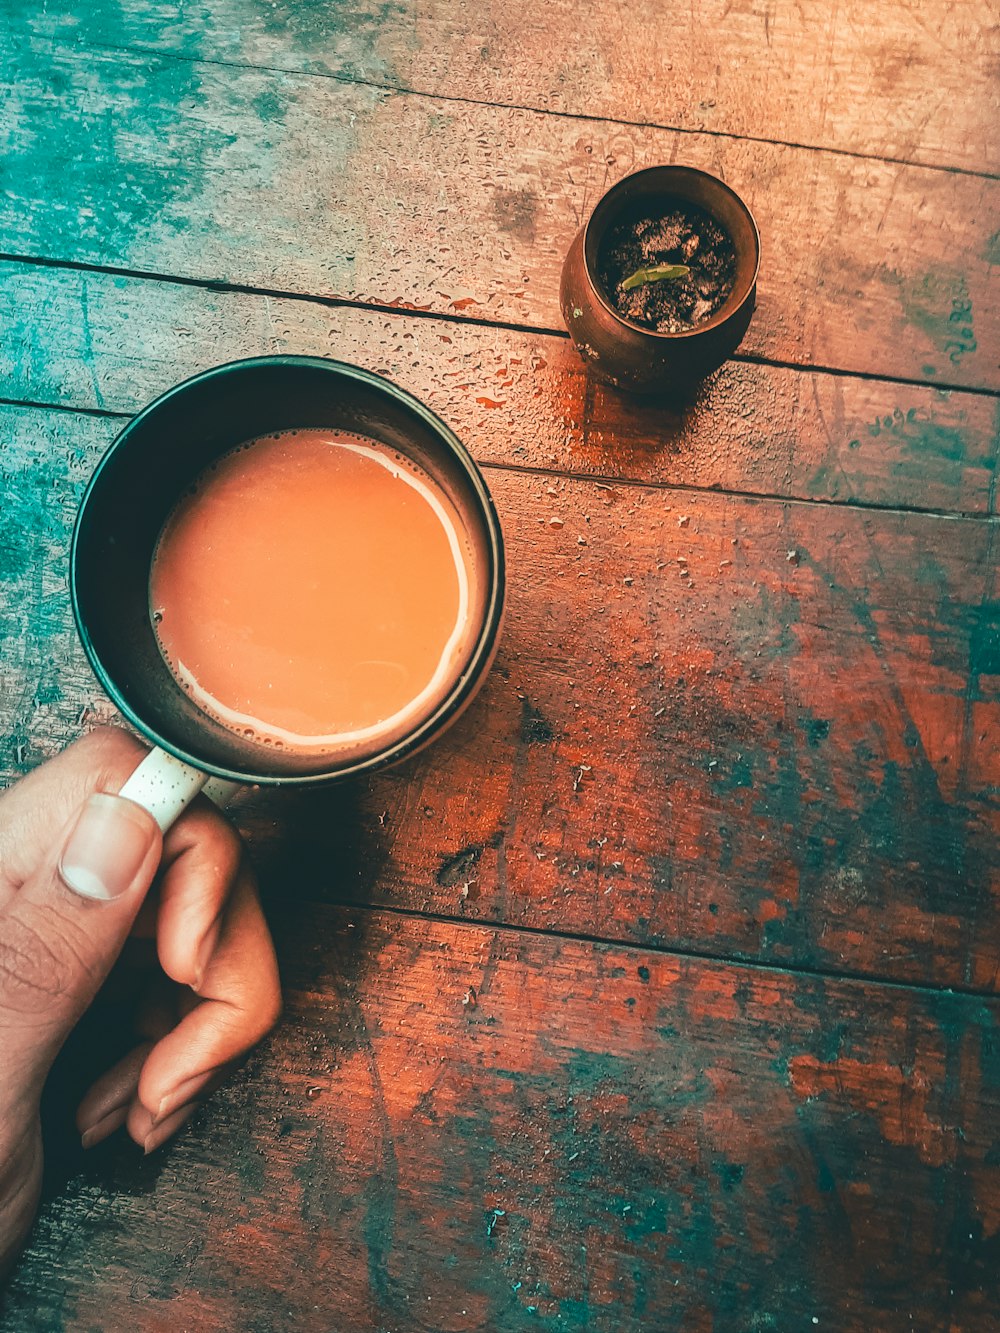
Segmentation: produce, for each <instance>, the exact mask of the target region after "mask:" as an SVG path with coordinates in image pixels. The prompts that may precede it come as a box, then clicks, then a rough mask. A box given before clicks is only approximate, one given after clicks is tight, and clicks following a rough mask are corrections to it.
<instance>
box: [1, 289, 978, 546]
mask: <svg viewBox="0 0 1000 1333" xmlns="http://www.w3.org/2000/svg"><path fill="white" fill-rule="evenodd" d="M366 308H368V307H366ZM407 313H409V312H407ZM0 407H15V408H23V409H24V410H25V411H32V412H65V413H68V414H69V415H70V416H85V417H99V418H102V419H106V420H111V421H121V422H128V421H131V420H132V419H133V418H134V417H135V416H137V415H138V413H136V412H117V411H114V410H112V409H111V408H105V407H70V406H68V405H67V404H65V403H45V402H40V401H38V400H37V399H32V398H4V397H0ZM476 466H477V467H478V468H480V469H482V470H483V471H487V472H513V473H518V474H519V475H523V476H529V477H558V478H559V479H561V480H566V481H575V482H583V483H585V484H588V485H593V486H620V487H630V488H633V489H635V490H643V491H677V492H680V493H682V494H691V495H704V496H719V497H720V498H724V499H731V500H745V501H750V502H756V501H759V502H760V503H762V504H779V505H802V506H805V507H807V508H815V507H817V506H819V507H821V508H826V509H847V510H852V509H853V510H858V511H859V512H861V513H875V514H917V515H919V516H920V517H921V518H935V519H951V520H954V521H955V522H970V523H988V524H996V523H997V521H998V520H1000V515H998V514H996V513H994V512H992V497H991V509H990V511H989V512H987V513H982V512H980V511H978V510H977V511H975V512H973V511H969V510H963V509H924V508H921V507H920V506H919V505H888V504H877V503H875V502H874V501H867V500H858V499H850V500H828V499H813V498H808V497H805V496H797V495H778V494H776V493H772V492H768V491H763V492H762V491H743V490H738V489H735V488H733V487H729V486H725V487H723V486H696V485H694V483H693V482H687V481H646V480H643V479H642V478H641V477H619V476H616V475H615V474H614V473H612V472H608V473H604V472H574V471H573V470H572V469H571V468H560V467H540V466H532V465H531V464H528V463H495V462H488V461H485V460H476ZM995 480H996V478H995V477H994V483H995Z"/></svg>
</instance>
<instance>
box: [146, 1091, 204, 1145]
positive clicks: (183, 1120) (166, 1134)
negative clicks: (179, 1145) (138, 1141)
mask: <svg viewBox="0 0 1000 1333" xmlns="http://www.w3.org/2000/svg"><path fill="white" fill-rule="evenodd" d="M200 1105H201V1103H200V1102H188V1104H187V1105H186V1106H182V1107H180V1108H179V1109H178V1110H176V1111H174V1113H173V1115H169V1116H167V1118H166V1119H165V1120H161V1121H158V1122H157V1124H155V1125H154V1126H153V1128H152V1129H151V1130H150V1131H149V1133H148V1134H147V1135H146V1137H145V1139H144V1140H143V1143H142V1150H143V1152H144V1153H145V1154H146V1156H147V1157H148V1156H149V1154H150V1153H151V1152H155V1151H156V1149H157V1148H159V1147H160V1146H161V1145H162V1144H164V1143H166V1141H167V1139H169V1138H171V1137H172V1136H173V1135H174V1134H176V1133H177V1131H178V1130H179V1129H180V1128H181V1126H182V1125H185V1124H187V1122H188V1121H189V1120H190V1119H191V1117H192V1116H193V1115H194V1113H195V1111H197V1109H198V1107H199V1106H200Z"/></svg>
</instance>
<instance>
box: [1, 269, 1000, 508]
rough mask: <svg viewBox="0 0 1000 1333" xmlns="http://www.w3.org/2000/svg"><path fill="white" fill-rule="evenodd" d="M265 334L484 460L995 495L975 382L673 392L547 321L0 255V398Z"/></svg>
mask: <svg viewBox="0 0 1000 1333" xmlns="http://www.w3.org/2000/svg"><path fill="white" fill-rule="evenodd" d="M137 329H141V330H142V337H141V338H139V337H137V336H136V330H137ZM264 352H282V353H287V352H295V353H304V354H309V355H321V356H323V355H328V356H335V357H339V358H341V359H343V360H346V361H356V362H361V363H363V364H365V365H367V366H369V367H370V368H371V369H372V370H377V371H379V372H381V373H382V374H386V375H389V376H390V377H391V378H392V379H395V380H397V381H398V382H399V383H401V384H402V385H403V386H404V387H406V388H409V389H411V390H412V391H413V392H414V393H416V394H418V395H419V396H420V397H422V398H423V399H424V400H425V401H426V402H427V403H428V404H429V405H430V406H431V407H433V408H434V409H435V410H436V411H438V412H439V413H440V414H441V415H442V416H443V417H444V418H445V419H446V420H447V421H449V422H450V423H451V424H452V426H454V428H455V429H456V430H457V431H458V433H459V435H460V436H461V437H462V438H463V439H464V441H465V442H466V444H467V445H468V446H469V448H470V449H471V450H472V452H473V454H474V455H475V456H476V458H477V459H478V460H479V461H481V462H485V463H494V464H510V465H514V466H517V467H531V468H545V469H549V470H553V471H563V472H573V473H577V474H579V473H585V474H590V475H593V476H599V477H615V478H632V479H634V480H637V481H644V482H669V483H670V484H671V485H673V486H678V485H679V486H692V487H697V488H718V489H724V490H729V491H738V492H747V493H754V494H759V495H781V496H789V497H793V498H798V499H806V500H844V501H851V502H852V503H856V504H863V505H883V506H891V507H901V508H908V509H936V510H944V511H948V512H951V513H970V514H971V513H986V512H989V511H990V509H991V506H992V505H993V504H994V503H995V502H994V499H993V498H992V497H993V492H994V486H995V476H996V462H997V457H996V455H997V448H998V442H1000V407H998V403H997V399H996V398H995V397H992V396H987V395H980V394H971V393H967V392H961V391H951V392H945V391H942V390H940V389H934V388H930V387H928V386H922V385H904V384H896V383H893V382H891V381H886V380H878V379H870V380H869V379H857V378H853V377H847V376H843V375H829V374H824V373H819V372H807V371H802V370H796V369H789V368H785V367H779V366H771V365H758V364H752V363H747V362H742V363H739V362H731V363H729V364H728V365H727V366H726V367H725V368H724V369H723V370H722V371H720V372H719V373H718V374H717V375H714V376H713V377H712V378H711V379H710V380H709V381H708V383H707V384H706V385H705V386H704V388H703V389H702V391H701V392H699V393H698V394H697V395H696V396H695V398H694V400H693V401H692V402H691V403H689V404H687V405H685V406H683V407H678V406H671V405H668V404H664V403H652V404H649V403H645V404H644V403H642V402H641V401H638V400H634V399H632V400H630V399H629V398H627V397H625V396H623V395H621V394H619V393H616V392H615V391H614V390H611V389H605V388H603V387H601V386H598V385H595V384H593V383H592V382H589V381H588V380H587V378H586V376H585V374H584V370H583V365H582V363H581V361H580V358H579V357H578V356H577V354H576V352H575V350H574V349H573V347H572V346H571V345H570V343H569V340H568V338H565V337H558V336H556V335H554V334H551V335H550V334H544V333H531V332H526V333H516V332H512V331H510V330H507V329H502V330H498V329H494V328H489V327H484V326H482V325H478V324H471V323H468V322H461V321H454V320H453V321H447V322H445V321H441V320H429V319H421V318H417V317H413V316H410V315H403V314H399V313H396V314H389V313H385V312H379V311H370V310H364V309H359V308H356V307H351V306H335V307H332V308H331V307H330V306H328V305H324V304H318V303H315V302H311V301H306V300H293V299H282V298H277V297H264V296H259V295H253V294H249V293H245V292H217V291H212V292H208V291H205V290H204V288H199V287H190V286H177V285H170V284H168V283H163V282H155V281H149V280H137V279H134V278H131V279H130V278H122V277H114V276H111V275H108V274H104V273H79V272H75V271H67V270H65V269H53V268H47V267H46V268H39V267H31V266H28V265H24V264H12V263H8V264H0V376H2V384H3V394H4V396H6V397H8V398H17V399H20V400H22V401H27V402H33V403H47V404H54V405H58V406H61V407H73V408H84V409H93V410H101V411H107V412H117V413H131V412H135V411H137V410H138V409H139V408H140V407H142V406H143V404H145V403H147V402H149V401H150V400H151V399H152V398H154V397H156V395H157V394H158V393H161V392H162V391H163V390H164V389H167V388H169V387H170V385H172V384H175V383H176V382H177V381H178V380H180V379H184V378H185V377H187V376H188V375H193V374H196V373H197V372H198V371H200V370H204V369H206V368H207V367H208V366H212V365H218V364H219V363H220V362H223V361H227V360H231V359H233V358H234V357H238V356H251V355H259V354H261V353H264Z"/></svg>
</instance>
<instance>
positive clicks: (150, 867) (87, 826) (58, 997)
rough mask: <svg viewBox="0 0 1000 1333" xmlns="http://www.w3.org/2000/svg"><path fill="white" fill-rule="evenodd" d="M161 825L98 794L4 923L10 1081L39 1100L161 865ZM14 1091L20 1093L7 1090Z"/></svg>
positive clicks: (0, 938) (3, 1013)
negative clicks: (52, 1065)
mask: <svg viewBox="0 0 1000 1333" xmlns="http://www.w3.org/2000/svg"><path fill="white" fill-rule="evenodd" d="M160 850H161V835H160V830H159V828H158V826H157V824H156V821H155V820H154V819H153V818H152V816H151V815H149V814H148V813H147V812H146V811H145V810H144V809H143V808H142V807H141V806H139V805H136V804H135V802H134V801H129V800H126V799H125V798H124V797H122V796H110V795H107V794H105V793H103V792H98V793H96V794H94V795H92V796H91V797H90V798H89V799H88V800H87V801H86V803H85V804H84V805H83V807H82V808H81V809H80V810H79V812H78V813H77V815H76V816H75V817H74V819H72V820H71V821H70V824H69V826H68V827H67V829H66V832H65V833H64V835H63V838H62V846H61V847H57V848H55V849H54V850H53V851H52V853H50V854H49V855H48V856H47V857H45V858H44V859H43V860H42V862H41V863H40V864H39V865H38V866H37V868H36V869H35V870H34V872H33V873H32V874H31V875H30V876H29V877H28V879H27V880H25V881H24V883H23V884H22V885H21V887H20V888H19V889H18V891H17V892H16V893H15V894H14V895H13V897H12V899H11V900H10V901H9V903H8V905H7V909H6V911H5V912H4V913H3V915H2V917H0V1028H2V1029H3V1039H4V1040H3V1045H4V1047H5V1060H4V1061H3V1064H4V1066H5V1069H6V1070H7V1077H8V1078H10V1077H12V1078H13V1079H14V1081H15V1083H16V1085H17V1087H16V1091H17V1092H18V1093H19V1094H20V1095H21V1096H33V1095H35V1094H36V1093H40V1091H41V1085H42V1083H43V1082H44V1079H45V1075H46V1074H47V1073H48V1070H49V1066H50V1065H51V1063H52V1061H53V1059H54V1058H55V1055H56V1053H57V1052H58V1050H59V1048H60V1046H61V1045H62V1043H63V1041H64V1040H65V1039H66V1037H67V1035H68V1034H69V1031H70V1029H71V1028H72V1027H73V1025H74V1024H75V1023H76V1021H77V1020H78V1019H79V1017H80V1016H81V1014H82V1013H83V1012H84V1010H85V1009H86V1008H87V1006H88V1005H89V1004H90V1002H91V1000H92V999H93V998H94V996H95V995H96V993H97V991H98V989H99V987H100V986H101V984H102V982H103V981H104V979H105V977H106V976H107V974H108V972H109V971H110V970H111V967H112V964H113V963H114V961H115V959H116V958H117V957H118V954H119V953H120V951H121V948H122V945H123V944H124V943H125V939H126V937H127V936H128V933H129V930H130V929H131V926H132V923H133V921H134V920H135V917H136V914H137V912H138V911H139V908H140V906H141V905H142V900H143V898H144V897H145V895H146V891H147V890H148V888H149V886H150V884H151V883H152V880H153V876H154V875H155V874H156V868H157V865H158V863H159V859H160ZM8 1090H9V1091H10V1090H13V1089H10V1088H8Z"/></svg>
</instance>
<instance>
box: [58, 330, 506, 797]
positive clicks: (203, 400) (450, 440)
mask: <svg viewBox="0 0 1000 1333" xmlns="http://www.w3.org/2000/svg"><path fill="white" fill-rule="evenodd" d="M310 427H313V428H321V429H330V430H344V431H352V432H356V433H358V434H361V435H367V436H369V437H371V438H372V439H375V440H377V441H379V442H380V443H381V444H384V445H386V446H387V447H389V448H392V449H395V450H398V451H399V452H400V453H402V454H404V455H405V456H406V457H407V458H409V459H410V460H411V461H412V462H414V463H416V464H417V466H418V467H420V468H421V469H422V470H423V471H424V472H425V473H426V474H427V475H428V476H429V477H430V478H431V480H432V481H434V482H435V483H436V484H437V486H438V487H440V489H441V490H442V491H443V492H444V493H445V495H446V496H447V497H448V498H449V499H450V501H451V503H452V505H453V506H454V508H455V510H456V512H457V514H458V516H459V519H460V520H461V522H462V523H463V526H464V528H465V535H466V536H467V538H468V542H469V545H470V548H471V550H472V555H473V562H474V565H475V568H476V571H477V575H478V577H477V579H476V580H475V584H476V589H475V592H474V595H473V601H472V606H471V608H470V612H469V617H470V621H469V623H470V634H469V636H468V640H467V649H466V653H465V657H464V660H462V661H461V662H459V663H458V664H456V668H455V674H454V680H453V682H452V684H451V687H450V689H449V690H448V692H447V694H446V695H445V697H444V699H443V700H442V701H441V702H440V703H439V704H438V706H437V707H436V708H435V709H434V710H433V712H432V713H431V714H430V715H429V716H426V717H425V718H423V720H420V719H417V720H416V721H415V723H414V727H413V729H412V730H411V731H409V732H408V733H407V734H406V735H405V736H403V737H402V738H400V739H397V740H395V741H394V742H393V743H392V744H390V745H385V742H384V740H383V742H382V746H383V747H384V748H379V741H378V740H377V739H376V740H375V741H374V742H373V743H372V746H370V747H369V748H368V749H358V750H354V751H351V752H349V753H347V754H345V753H344V751H343V750H340V751H339V752H337V753H336V754H328V755H324V754H322V753H319V754H317V753H306V752H296V751H294V750H288V749H284V750H276V749H274V748H273V747H269V748H265V747H264V746H263V745H262V744H261V743H260V742H258V741H254V740H252V739H247V738H245V737H243V736H241V735H238V734H237V733H236V732H234V731H230V730H229V729H228V728H226V727H223V726H222V725H221V723H219V722H217V721H216V720H215V719H214V718H213V717H211V716H210V715H209V714H208V713H205V712H203V711H202V709H200V708H199V707H197V705H196V704H195V703H194V702H193V701H192V700H191V698H190V697H189V696H188V694H187V693H186V692H185V691H184V690H183V689H182V688H181V686H180V685H179V684H178V682H177V680H176V679H175V678H174V675H173V673H172V672H171V671H170V670H169V668H168V667H167V665H166V663H165V662H164V660H163V658H162V656H161V654H160V649H159V647H158V645H157V641H156V636H155V634H154V632H153V628H152V625H151V624H150V617H149V575H150V568H151V565H152V560H153V554H154V550H155V547H156V543H157V539H158V538H159V535H160V531H161V529H162V527H163V524H164V523H165V522H166V519H167V518H168V516H169V515H170V513H171V511H172V510H173V508H174V506H175V505H176V503H177V501H178V499H179V498H180V496H181V495H182V494H183V492H184V491H185V490H186V489H187V488H188V487H189V486H190V485H191V484H192V482H193V481H194V480H195V479H196V477H197V476H198V475H199V474H200V473H201V472H202V471H203V470H204V469H205V468H206V467H208V465H209V464H211V463H212V462H213V461H214V460H215V459H217V458H219V457H221V456H222V455H223V454H226V453H228V452H229V451H230V450H231V449H233V448H234V447H235V446H236V445H238V444H241V443H243V442H245V441H246V440H250V439H253V438H255V437H257V436H261V435H266V434H269V433H271V432H274V431H283V430H294V429H302V428H310ZM260 540H261V541H262V542H266V541H268V540H269V534H268V532H267V531H266V529H264V528H263V527H262V530H261V533H260ZM70 588H71V595H72V601H73V613H74V615H75V617H76V623H77V628H78V629H79V632H80V637H81V639H82V641H83V646H84V649H85V651H86V653H87V656H88V658H89V659H90V664H91V666H92V667H93V669H94V671H95V673H96V674H97V677H98V679H99V680H100V682H101V684H102V685H103V686H104V688H105V690H106V691H107V693H108V694H109V695H110V697H111V698H112V699H113V700H114V702H115V704H117V706H118V708H119V709H120V710H121V712H122V713H123V714H124V715H125V717H126V718H128V720H129V721H130V722H131V723H132V724H133V725H134V726H135V727H136V728H137V729H138V730H139V731H140V732H141V733H142V734H143V735H144V736H145V737H146V738H147V739H148V740H149V741H150V742H152V743H153V744H154V745H158V746H160V747H161V748H162V749H164V750H167V751H169V752H170V753H171V754H173V755H175V756H176V757H177V758H179V759H182V760H184V761H185V762H186V763H189V764H193V765H194V766H195V767H197V768H200V769H203V770H205V771H206V772H208V773H211V774H214V775H215V776H217V777H222V778H229V779H231V780H234V781H237V782H252V783H267V784H294V783H304V782H317V781H321V780H324V779H327V780H332V779H334V778H340V777H346V776H348V775H349V774H353V773H358V772H362V771H365V770H369V769H373V768H377V767H381V766H383V765H386V764H390V763H396V762H398V761H399V760H401V759H403V758H405V757H406V756H407V755H409V754H412V753H413V752H414V751H415V750H417V749H420V748H422V747H423V746H424V745H426V744H428V743H429V742H430V741H431V740H433V739H435V737H436V736H438V735H439V734H440V733H441V732H442V731H443V730H444V729H445V728H446V727H447V726H448V725H449V724H450V723H451V722H452V721H454V719H455V718H456V717H457V716H458V715H459V713H461V711H462V709H463V708H464V707H465V705H466V704H467V703H468V702H469V701H470V700H471V699H472V697H473V696H474V695H475V693H476V691H477V689H478V687H479V685H480V684H481V683H482V680H483V678H484V676H485V674H486V672H487V671H488V670H489V666H490V663H491V662H492V659H493V655H494V652H495V649H496V641H497V636H498V634H499V630H500V622H501V618H502V615H503V600H504V554H503V537H502V534H501V530H500V523H499V520H498V518H497V515H496V511H495V509H494V506H493V501H492V499H491V497H490V494H489V491H488V490H487V488H486V483H485V482H484V481H483V478H482V476H481V474H480V472H479V470H478V468H477V467H476V465H475V463H473V461H472V459H471V458H470V457H469V455H468V453H467V452H466V450H465V449H464V447H463V446H462V444H461V443H460V441H459V440H458V438H457V437H456V436H455V435H454V434H453V433H452V431H450V430H449V429H448V427H447V426H446V425H445V424H444V423H443V422H442V421H440V420H439V419H438V418H437V417H436V416H435V415H434V414H433V413H432V412H430V411H429V410H428V409H427V408H426V407H424V406H423V404H422V403H420V402H419V401H418V400H417V399H416V398H413V397H412V396H411V395H410V394H408V393H406V392H404V390H402V389H400V388H398V387H397V386H396V385H395V384H392V383H391V382H390V381H388V380H385V379H382V378H381V377H380V376H378V375H373V374H371V373H370V372H369V371H365V370H361V369H359V368H358V367H356V366H350V365H347V364H345V363H343V362H338V361H328V360H325V359H322V358H318V357H295V356H287V357H262V358H257V359H254V360H248V361H237V362H233V363H232V364H230V365H225V366H219V367H217V368H215V369H214V370H210V371H207V372H206V373H205V374H202V375H198V376H196V377H195V378H194V379H191V380H187V381H186V382H185V383H183V384H180V385H178V386H177V387H176V388H174V389H171V390H170V391H169V392H167V393H165V394H164V395H163V396H162V397H161V398H158V399H157V400H156V401H155V402H154V403H152V404H151V405H150V406H149V407H147V408H145V409H144V410H143V411H142V412H141V413H140V414H139V415H138V416H137V417H136V418H135V419H134V420H133V421H131V422H130V423H129V425H128V426H127V427H126V428H125V430H123V431H122V433H121V434H120V435H119V436H118V438H117V439H116V440H115V441H114V443H113V444H112V445H111V447H110V448H109V449H108V451H107V453H106V454H105V455H104V457H103V458H102V460H101V462H100V463H99V464H98V467H97V470H96V472H95V473H94V476H93V478H92V479H91V482H90V485H89V486H88V488H87V491H86V493H85V495H84V497H83V501H82V504H81V507H80V512H79V515H78V517H77V522H76V528H75V531H74V534H73V547H72V553H71V560H70ZM477 630H478V632H476V631H477Z"/></svg>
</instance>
